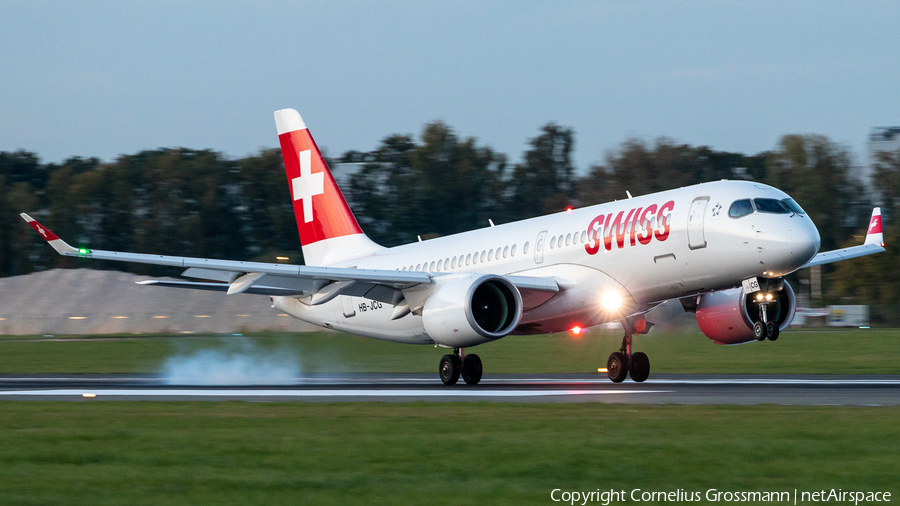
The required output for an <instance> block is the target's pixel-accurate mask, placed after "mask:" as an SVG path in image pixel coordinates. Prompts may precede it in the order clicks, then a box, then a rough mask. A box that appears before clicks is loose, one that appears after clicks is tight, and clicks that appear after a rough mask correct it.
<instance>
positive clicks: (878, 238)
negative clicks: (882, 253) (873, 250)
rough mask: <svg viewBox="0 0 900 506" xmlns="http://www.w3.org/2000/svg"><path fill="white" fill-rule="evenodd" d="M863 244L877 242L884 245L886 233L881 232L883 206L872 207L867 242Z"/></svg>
mask: <svg viewBox="0 0 900 506" xmlns="http://www.w3.org/2000/svg"><path fill="white" fill-rule="evenodd" d="M863 244H877V245H879V246H881V247H882V248H883V247H884V234H883V233H882V232H881V208H880V207H876V208H875V209H872V218H871V219H870V220H869V231H868V232H866V242H865V243H863Z"/></svg>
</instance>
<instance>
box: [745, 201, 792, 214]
mask: <svg viewBox="0 0 900 506" xmlns="http://www.w3.org/2000/svg"><path fill="white" fill-rule="evenodd" d="M753 203H754V204H756V210H757V211H759V212H761V213H772V214H791V210H790V209H788V206H787V204H785V203H784V202H782V201H780V200H775V199H753Z"/></svg>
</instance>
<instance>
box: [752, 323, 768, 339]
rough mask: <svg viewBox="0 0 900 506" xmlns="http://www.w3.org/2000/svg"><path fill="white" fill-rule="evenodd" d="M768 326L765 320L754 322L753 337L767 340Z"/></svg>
mask: <svg viewBox="0 0 900 506" xmlns="http://www.w3.org/2000/svg"><path fill="white" fill-rule="evenodd" d="M766 334H768V332H767V331H766V326H765V324H763V322H756V323H754V324H753V337H755V338H756V340H757V341H765V340H766Z"/></svg>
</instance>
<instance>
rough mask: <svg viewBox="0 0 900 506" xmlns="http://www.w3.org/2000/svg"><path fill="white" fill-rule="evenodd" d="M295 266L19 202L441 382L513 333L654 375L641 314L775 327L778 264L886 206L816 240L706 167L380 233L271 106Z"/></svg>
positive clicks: (754, 334) (807, 261)
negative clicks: (447, 226) (587, 335)
mask: <svg viewBox="0 0 900 506" xmlns="http://www.w3.org/2000/svg"><path fill="white" fill-rule="evenodd" d="M275 124H276V130H277V132H278V139H279V143H280V145H281V151H282V156H283V158H284V166H285V171H286V174H287V179H288V186H289V188H290V194H291V197H292V199H293V206H294V213H295V218H296V222H297V230H298V233H299V237H300V242H301V247H302V251H303V257H304V259H305V265H285V264H270V263H261V262H242V261H230V260H218V259H211V258H189V257H175V256H163V255H153V254H143V253H125V252H116V251H102V250H92V249H89V248H84V247H82V248H74V247H72V246H70V245H69V244H67V243H66V242H65V241H63V240H62V239H60V238H59V237H58V236H56V235H55V234H53V232H51V231H50V230H49V229H47V227H44V226H43V225H41V224H40V223H38V222H37V221H35V220H34V219H33V218H31V217H30V216H28V215H27V214H25V213H22V214H21V216H22V218H23V219H24V220H25V221H26V222H28V223H29V224H30V225H31V226H32V227H33V228H34V229H35V230H36V231H37V232H38V233H39V234H41V236H42V237H43V238H44V239H45V240H46V241H47V242H49V243H50V245H51V246H52V247H53V248H55V249H56V251H57V252H58V253H60V254H62V255H65V256H72V257H82V258H93V259H99V260H112V261H122V262H136V263H145V264H153V265H164V266H174V267H180V268H186V270H185V271H184V272H183V273H182V276H184V277H186V278H191V279H194V280H199V281H181V280H176V281H171V280H156V279H151V280H146V281H141V282H139V284H142V285H151V286H164V287H176V288H186V289H200V290H216V291H221V292H225V293H226V294H228V295H232V294H238V293H250V294H262V295H268V296H269V297H270V299H271V301H272V307H273V308H276V309H278V310H279V311H282V312H284V313H287V314H288V315H290V316H293V317H295V318H298V319H300V320H303V321H305V322H309V323H312V324H314V325H317V326H320V327H324V328H327V329H334V330H339V331H343V332H348V333H351V334H357V335H360V336H367V337H372V338H376V339H383V340H388V341H395V342H401V343H410V344H423V345H434V346H438V347H442V348H446V349H448V350H452V353H447V354H446V355H444V356H443V357H442V358H441V360H440V363H439V367H438V372H439V376H440V379H441V381H442V382H443V383H444V384H446V385H454V384H456V383H457V381H458V380H459V378H460V376H462V378H463V380H464V382H465V383H467V384H470V385H475V384H477V383H478V382H479V381H480V380H481V377H482V373H483V365H482V362H481V359H480V358H479V357H478V355H476V354H473V353H468V354H467V353H466V349H467V348H471V347H473V346H477V345H480V344H485V343H489V342H492V341H496V340H498V339H502V338H504V337H506V336H509V335H528V334H547V333H553V332H567V331H571V332H574V333H578V332H580V331H581V330H582V329H586V328H589V327H593V326H596V325H600V324H603V323H607V322H619V323H621V325H622V328H623V330H624V337H623V339H622V346H621V348H620V349H619V350H618V351H615V352H613V353H612V354H611V355H610V356H609V358H608V360H607V367H606V372H607V375H608V377H609V379H610V380H612V381H613V382H616V383H619V382H622V381H624V380H625V379H626V377H627V376H629V375H630V376H631V379H632V380H633V381H636V382H642V381H645V380H646V379H647V378H648V377H649V374H650V361H649V358H648V357H647V355H646V354H645V353H643V352H639V351H633V349H632V346H633V338H634V336H635V335H639V334H646V333H647V332H648V331H649V328H650V326H651V325H652V323H650V322H648V321H647V319H646V314H647V313H648V312H649V311H650V310H652V309H653V308H655V307H657V306H659V305H660V304H662V303H664V302H666V301H668V300H673V299H677V300H679V301H680V302H681V304H682V306H683V308H684V309H685V311H688V312H694V313H696V318H697V323H698V324H699V327H700V330H701V331H702V332H703V334H705V335H706V336H707V337H709V338H710V339H712V340H713V341H714V342H716V343H718V344H740V343H747V342H752V341H763V340H766V339H768V340H770V341H775V340H776V339H777V338H778V336H779V334H780V332H781V331H783V330H785V329H786V328H787V327H788V325H790V323H791V320H792V319H793V317H794V313H795V310H796V304H797V303H796V298H795V296H794V292H793V290H792V289H791V286H790V284H789V283H785V282H784V276H785V275H787V274H790V273H792V272H794V271H797V270H799V269H803V268H805V267H810V266H814V265H822V264H827V263H831V262H837V261H840V260H846V259H850V258H856V257H861V256H864V255H870V254H874V253H879V252H883V251H884V250H885V249H884V239H883V234H882V227H881V212H880V209H879V208H875V209H874V210H873V212H872V217H871V220H870V225H869V229H868V233H867V234H866V238H865V241H864V243H863V244H862V245H858V246H853V247H849V248H844V249H840V250H835V251H828V252H819V247H820V238H819V232H818V230H817V229H816V226H815V224H814V223H813V222H812V220H811V219H810V218H809V216H808V215H807V214H806V213H805V212H804V210H803V208H802V207H800V205H799V204H797V202H795V201H794V200H793V199H792V198H791V197H790V196H789V195H788V194H786V193H784V192H783V191H781V190H779V189H777V188H773V187H771V186H768V185H765V184H762V183H757V182H752V181H728V180H722V181H716V182H709V183H703V184H698V185H693V186H688V187H684V188H678V189H674V190H668V191H663V192H659V193H653V194H650V195H642V196H636V197H632V195H631V194H630V193H628V194H627V197H628V198H627V199H623V200H618V201H615V202H609V203H605V204H599V205H594V206H589V207H584V208H580V209H566V210H565V211H562V212H559V213H555V214H551V215H546V216H541V217H537V218H532V219H527V220H522V221H518V222H513V223H507V224H501V225H496V226H494V224H493V222H492V221H490V226H486V227H485V228H482V229H478V230H472V231H468V232H464V233H459V234H455V235H450V236H446V237H439V238H436V239H430V240H427V241H421V240H420V241H419V242H415V243H412V244H405V245H401V246H396V247H392V248H385V247H382V246H380V245H378V244H376V243H375V242H373V241H372V240H370V239H369V238H368V237H367V236H366V234H365V233H364V232H363V231H362V229H361V228H360V226H359V223H358V222H357V220H356V218H355V217H354V215H353V212H352V211H351V210H350V207H349V205H348V204H347V201H346V200H345V199H344V197H343V195H342V194H341V190H340V188H338V185H337V184H336V183H335V180H334V177H333V176H332V174H331V171H330V170H329V168H328V166H327V164H326V163H325V160H324V159H323V157H322V154H321V153H320V151H319V148H318V147H317V145H316V143H315V141H314V140H313V138H312V135H311V134H310V133H309V129H308V128H307V127H306V124H305V123H304V122H303V119H302V118H301V116H300V114H299V113H298V112H297V111H295V110H293V109H282V110H279V111H276V112H275Z"/></svg>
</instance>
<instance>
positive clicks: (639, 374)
mask: <svg viewBox="0 0 900 506" xmlns="http://www.w3.org/2000/svg"><path fill="white" fill-rule="evenodd" d="M651 325H652V324H651ZM622 328H623V329H625V337H623V338H622V348H620V349H619V351H617V352H615V353H613V354H612V355H610V356H609V360H607V361H606V374H607V375H608V376H609V379H610V380H612V382H613V383H621V382H623V381H625V377H626V376H628V374H629V373H631V379H632V380H633V381H636V382H638V383H640V382H642V381H646V379H647V378H648V377H649V376H650V359H649V358H648V357H647V354H646V353H643V352H640V351H639V352H637V353H632V352H631V343H632V339H631V337H632V335H633V334H635V333H637V334H646V333H647V331H648V330H649V326H648V324H647V320H646V319H644V316H643V315H638V316H636V317H633V318H623V319H622Z"/></svg>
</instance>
